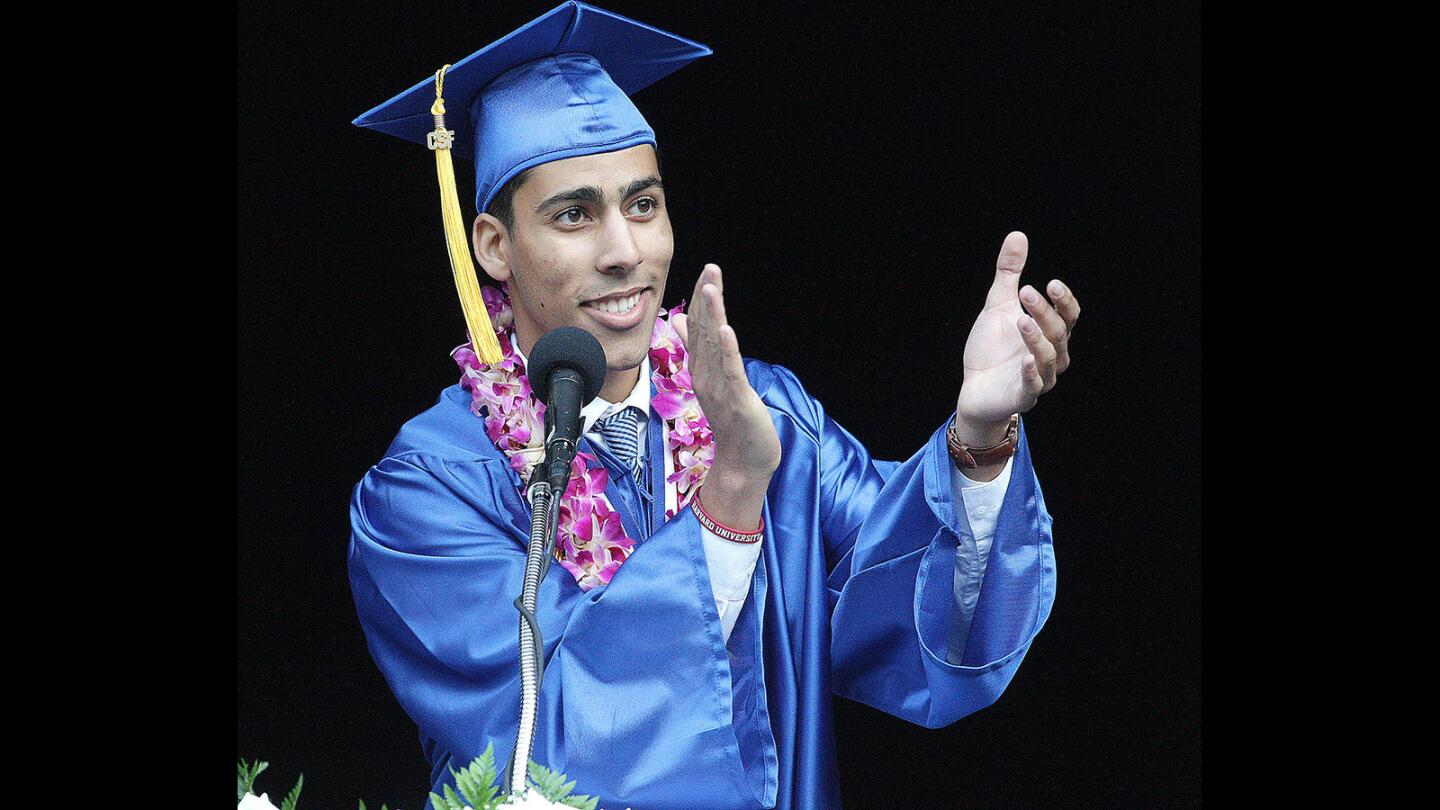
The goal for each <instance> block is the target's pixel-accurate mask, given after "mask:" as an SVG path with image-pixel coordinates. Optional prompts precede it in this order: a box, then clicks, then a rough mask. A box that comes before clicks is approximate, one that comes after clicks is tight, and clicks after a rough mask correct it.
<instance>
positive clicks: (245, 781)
mask: <svg viewBox="0 0 1440 810" xmlns="http://www.w3.org/2000/svg"><path fill="white" fill-rule="evenodd" d="M268 767H270V763H268V762H259V761H256V762H255V763H253V764H249V765H247V764H246V763H245V760H244V759H241V760H240V765H239V775H238V777H237V780H236V786H235V787H236V790H237V791H238V792H239V794H240V795H238V796H236V797H235V801H236V802H239V801H240V800H241V799H243V798H245V794H246V793H252V792H253V788H254V787H255V777H257V776H259V775H260V772H261V771H263V770H265V769H266V768H268Z"/></svg>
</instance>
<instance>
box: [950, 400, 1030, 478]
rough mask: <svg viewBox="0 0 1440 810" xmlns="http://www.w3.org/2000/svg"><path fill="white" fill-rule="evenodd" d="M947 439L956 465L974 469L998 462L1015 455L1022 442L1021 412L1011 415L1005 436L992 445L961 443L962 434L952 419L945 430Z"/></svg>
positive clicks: (951, 456) (951, 457)
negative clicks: (980, 445)
mask: <svg viewBox="0 0 1440 810" xmlns="http://www.w3.org/2000/svg"><path fill="white" fill-rule="evenodd" d="M945 441H946V444H947V445H949V447H950V460H951V461H953V462H955V466H956V467H962V468H964V469H967V470H973V469H975V468H976V467H979V466H980V465H981V464H998V463H1000V462H1002V461H1004V460H1005V459H1007V458H1010V457H1011V456H1013V455H1015V447H1016V445H1018V444H1019V443H1020V414H1018V413H1017V414H1012V415H1011V416H1010V424H1009V425H1007V426H1006V427H1005V438H1004V439H1001V440H1000V443H999V444H995V445H991V446H990V447H966V446H965V445H964V444H961V443H960V436H959V435H958V434H956V433H955V421H954V420H953V419H952V420H951V421H950V429H949V430H947V431H945Z"/></svg>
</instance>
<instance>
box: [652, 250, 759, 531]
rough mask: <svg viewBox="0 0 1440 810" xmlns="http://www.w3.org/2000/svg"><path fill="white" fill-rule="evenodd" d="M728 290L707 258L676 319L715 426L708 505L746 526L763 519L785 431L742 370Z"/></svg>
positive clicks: (698, 396)
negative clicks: (730, 319) (728, 312)
mask: <svg viewBox="0 0 1440 810" xmlns="http://www.w3.org/2000/svg"><path fill="white" fill-rule="evenodd" d="M724 293H725V283H724V280H723V279H722V278H721V275H720V267H719V266H718V265H715V264H707V265H705V269H704V270H703V271H701V273H700V278H699V279H697V280H696V282H695V294H694V297H693V298H692V299H691V304H690V313H689V315H688V317H687V316H686V315H676V316H675V317H674V319H673V323H674V325H675V331H677V332H679V333H680V340H681V341H683V342H684V343H685V350H686V353H687V355H688V356H689V369H690V380H691V382H692V383H693V384H694V386H695V397H696V399H698V400H699V401H700V409H701V410H702V411H704V412H705V418H706V420H707V421H708V422H709V423H710V430H711V431H712V432H713V433H714V434H715V461H714V462H713V463H712V464H711V466H710V471H709V472H708V473H706V476H705V484H704V486H703V487H702V489H701V492H702V494H703V497H704V502H705V510H706V512H708V513H709V514H710V515H711V516H712V517H714V518H715V519H716V520H718V521H720V522H722V523H727V524H728V525H730V526H733V527H736V528H740V529H748V528H750V527H753V526H756V525H758V524H759V522H760V510H761V507H762V506H763V503H764V499H765V489H766V487H768V486H769V484H770V477H771V475H773V474H774V472H775V470H776V468H778V467H779V466H780V437H779V436H778V435H776V433H775V424H774V423H773V422H771V421H770V413H769V411H768V410H766V408H765V403H764V402H762V401H761V400H760V395H759V394H756V393H755V389H754V388H751V387H750V380H749V378H748V377H746V376H745V365H744V363H743V362H742V361H741V359H740V343H739V340H738V339H737V338H736V337H735V329H734V328H733V327H731V326H730V324H729V322H728V320H727V319H726V317H725V295H724ZM730 521H735V522H733V523H731V522H730Z"/></svg>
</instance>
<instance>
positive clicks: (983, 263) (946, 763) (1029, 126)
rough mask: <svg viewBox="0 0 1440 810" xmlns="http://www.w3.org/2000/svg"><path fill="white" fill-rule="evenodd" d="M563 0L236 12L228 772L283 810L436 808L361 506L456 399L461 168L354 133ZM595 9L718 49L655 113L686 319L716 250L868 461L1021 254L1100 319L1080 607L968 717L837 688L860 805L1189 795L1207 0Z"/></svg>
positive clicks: (904, 440) (901, 435) (1062, 589)
mask: <svg viewBox="0 0 1440 810" xmlns="http://www.w3.org/2000/svg"><path fill="white" fill-rule="evenodd" d="M555 5H556V3H555V2H550V0H545V2H515V3H505V4H490V3H443V4H442V3H433V2H417V1H415V0H412V1H410V2H404V3H400V2H396V3H385V4H381V3H368V4H355V3H342V2H337V1H336V0H327V1H326V2H315V3H309V4H306V5H304V6H295V5H293V4H289V3H270V2H265V3H262V2H252V3H246V4H243V5H242V6H241V8H240V14H239V62H238V66H239V75H238V78H239V108H238V112H239V122H238V123H239V140H238V147H239V165H238V180H239V189H238V191H239V290H238V291H239V336H238V340H239V346H238V348H239V353H238V361H239V367H238V383H239V403H238V408H239V410H238V427H239V435H238V458H237V465H238V474H239V481H238V484H239V491H238V510H239V514H238V564H239V568H238V578H237V579H238V599H239V601H238V614H237V617H236V618H237V648H236V649H237V656H238V673H237V680H238V684H237V685H238V696H237V697H238V704H237V706H236V719H237V724H238V729H237V742H236V755H237V756H243V757H246V758H247V759H252V758H260V759H265V760H268V761H270V762H271V763H272V764H271V767H270V769H269V770H268V771H266V773H265V774H264V775H262V776H261V778H260V780H259V783H258V786H257V787H258V789H260V790H264V791H268V792H269V793H270V795H271V797H272V799H275V800H276V803H277V804H278V796H280V795H283V794H284V793H285V792H286V790H288V789H289V787H290V786H291V785H292V784H293V783H294V781H295V777H296V776H297V775H298V774H299V773H300V772H302V771H303V772H304V774H305V781H306V785H305V789H304V793H303V795H302V799H301V807H302V808H307V809H308V810H319V809H320V808H352V807H354V806H355V800H356V799H357V798H363V799H365V801H366V802H367V803H368V804H370V805H371V806H373V807H378V806H379V804H380V803H381V802H382V801H385V802H389V803H390V805H391V806H392V807H394V806H395V805H396V804H399V805H400V806H402V807H404V808H406V810H418V808H420V807H421V806H422V805H423V803H424V797H425V793H426V791H427V790H428V769H427V766H426V764H425V762H424V759H423V756H422V755H421V752H420V749H419V744H418V741H417V735H416V731H415V727H414V724H413V723H412V722H411V721H410V720H409V718H408V717H407V716H406V715H405V714H404V712H403V711H402V710H401V709H400V708H399V705H398V704H397V703H396V702H395V699H394V697H393V696H392V695H391V694H390V691H389V689H388V687H387V686H386V684H385V683H384V681H383V680H382V678H381V676H380V674H379V671H378V670H377V669H376V667H375V665H374V663H373V662H372V661H371V659H370V657H369V653H368V652H367V650H366V648H365V642H364V638H363V636H362V634H361V630H360V627H359V624H358V622H357V620H356V617H355V612H354V607H353V603H352V601H351V597H350V593H349V586H348V583H347V580H346V575H345V553H346V543H347V539H348V533H349V524H348V513H347V508H348V501H349V497H350V491H351V488H352V487H353V485H354V484H355V482H356V481H357V480H358V479H359V478H360V476H361V475H362V474H363V473H364V471H365V470H366V469H367V467H368V466H369V465H371V464H373V463H375V462H376V461H378V460H379V458H380V457H381V454H382V453H383V451H384V449H385V447H386V446H387V445H388V443H389V441H390V439H391V438H392V437H393V436H394V434H395V432H396V431H397V430H398V428H399V427H400V425H401V424H402V423H403V422H404V421H405V420H406V419H408V418H410V417H411V416H414V415H415V414H416V413H419V412H420V411H422V410H424V409H425V408H427V407H428V406H429V405H430V404H432V403H433V402H434V401H435V398H436V397H437V395H438V393H439V391H440V389H441V388H443V387H445V386H447V385H450V384H452V383H454V382H455V381H456V380H457V379H458V373H457V369H456V368H455V366H454V363H453V362H452V361H451V360H450V358H449V357H448V354H447V353H448V351H449V349H450V348H452V347H453V346H454V345H456V344H457V343H459V342H460V341H461V340H462V339H463V335H464V331H463V324H462V321H461V318H460V312H459V307H458V304H457V301H456V300H455V296H454V289H453V282H452V281H451V278H450V272H449V268H448V263H447V259H446V256H445V249H444V243H443V240H442V238H441V232H440V222H439V215H438V210H437V207H436V203H437V199H436V194H435V180H434V168H433V165H434V164H433V158H432V157H431V155H430V154H429V153H428V152H427V151H426V150H424V149H422V148H419V147H415V146H413V145H410V144H407V143H405V142H402V141H399V140H396V139H393V138H390V137H387V136H383V135H379V134H377V133H374V132H370V131H365V130H361V129H358V128H355V127H352V126H350V124H349V121H350V120H351V119H352V118H354V117H355V116H356V115H358V114H360V113H361V112H363V111H365V110H367V109H369V108H370V107H372V106H374V105H375V104H378V103H379V102H381V101H384V100H385V99H387V98H389V97H390V96H392V95H394V94H395V93H397V92H399V91H400V90H403V89H405V88H406V87H409V86H410V85H412V84H414V83H415V82H418V81H420V80H421V79H423V78H424V77H426V76H427V75H430V74H431V73H432V72H433V71H434V69H435V68H436V67H438V65H440V64H442V63H444V62H455V61H458V60H459V59H460V58H463V57H464V56H466V55H467V54H469V53H471V52H473V51H474V50H476V49H478V48H479V47H481V46H483V45H484V44H486V43H488V42H490V41H492V40H494V39H496V38H498V37H499V36H501V35H503V34H505V33H507V32H509V31H511V30H513V29H514V28H515V27H517V26H519V25H521V24H523V23H525V22H527V21H528V20H530V19H533V18H534V17H536V16H538V15H539V14H541V13H543V12H545V11H547V10H549V9H551V8H553V7H554V6H555ZM600 5H602V6H603V7H604V8H607V9H610V10H612V11H616V12H618V13H621V14H624V15H626V16H630V17H634V18H636V19H639V20H642V21H644V22H646V23H649V24H651V25H655V26H657V27H659V28H662V29H664V30H668V31H672V32H674V33H677V34H680V35H682V36H685V37H688V38H690V39H694V40H696V41H699V42H702V43H705V44H707V45H709V46H710V47H711V48H713V49H714V51H715V53H714V55H712V56H710V57H706V58H704V59H701V60H699V61H697V62H695V63H693V64H691V65H690V66H688V67H686V68H684V69H682V70H681V71H679V72H677V73H676V74H674V75H672V76H671V77H669V78H667V79H665V80H662V81H661V82H659V83H658V84H656V85H653V86H652V87H650V88H647V89H645V90H643V91H641V92H639V93H637V94H636V96H635V102H636V104H637V106H638V107H639V108H640V110H641V112H642V113H644V115H645V116H646V118H647V120H648V121H649V122H650V124H651V125H652V126H653V127H654V129H655V131H656V133H657V135H658V138H659V141H660V144H661V149H662V152H663V170H664V177H665V186H666V195H667V198H668V200H669V206H670V217H671V221H672V224H673V226H674V229H675V238H676V250H675V257H674V261H673V263H672V265H671V275H670V280H669V285H668V291H667V294H666V297H665V301H664V304H665V305H666V306H673V305H674V304H675V303H678V302H679V301H680V300H681V298H683V297H687V296H688V293H689V291H690V290H691V288H692V287H693V285H694V282H695V278H696V276H697V275H698V273H699V270H700V268H701V266H702V265H703V264H704V263H706V262H711V261H713V262H716V263H718V264H720V265H721V267H722V268H724V270H725V273H726V299H727V309H728V310H729V312H730V317H731V321H732V323H734V324H735V326H736V329H737V331H738V334H739V336H740V342H741V348H742V351H743V352H744V353H745V354H747V355H752V356H756V357H760V358H763V359H766V360H769V361H771V362H775V363H780V364H782V365H785V366H787V367H789V368H790V369H792V370H794V371H795V372H796V374H797V375H798V376H799V377H800V379H801V380H803V381H804V382H805V384H806V386H807V388H808V389H809V390H810V392H811V393H813V394H814V395H815V396H817V397H818V398H819V399H821V400H822V401H823V402H824V403H825V404H826V406H827V408H828V410H829V411H830V413H831V414H832V415H833V416H834V417H835V418H836V419H837V420H838V421H840V422H841V423H842V424H844V425H845V426H846V427H847V428H849V429H850V430H851V431H852V432H853V433H854V434H855V435H857V436H858V437H860V438H861V439H862V440H864V441H865V442H866V443H867V445H868V446H869V447H870V449H871V451H872V452H873V453H874V454H876V455H877V456H880V457H885V458H897V459H898V458H905V457H908V456H909V455H910V454H911V453H913V452H914V451H915V450H916V449H917V448H918V447H919V445H920V443H921V441H923V440H924V439H925V438H926V437H927V436H928V435H929V433H930V431H931V430H933V429H934V427H935V426H936V425H938V424H940V423H941V421H942V420H944V419H945V418H946V414H947V412H948V411H949V410H950V409H952V408H953V407H954V399H955V393H956V391H958V387H959V384H960V372H961V365H960V352H961V350H962V348H963V346H964V341H965V337H966V334H967V333H968V330H969V326H970V324H971V322H972V321H973V319H974V317H975V315H976V314H977V313H978V312H979V310H980V307H981V305H982V303H983V301H984V297H985V291H986V289H987V288H988V286H989V284H990V282H991V279H992V276H993V273H994V260H995V256H996V254H997V252H998V250H999V247H1000V243H1001V241H1002V240H1003V238H1004V236H1005V234H1006V233H1007V232H1009V231H1011V230H1022V231H1024V232H1025V233H1026V234H1027V235H1028V236H1029V239H1030V257H1029V261H1028V263H1027V266H1026V270H1025V274H1024V276H1023V279H1022V280H1023V281H1024V282H1029V283H1032V284H1034V285H1035V286H1037V287H1042V288H1043V285H1044V284H1045V282H1047V281H1049V280H1050V279H1052V278H1059V279H1061V280H1063V281H1064V282H1065V283H1066V284H1068V285H1069V286H1070V287H1071V288H1072V289H1073V290H1074V291H1075V292H1076V294H1077V296H1078V297H1079V299H1080V301H1081V302H1082V305H1083V307H1084V316H1083V317H1082V319H1081V323H1080V325H1079V326H1078V327H1077V330H1076V333H1075V336H1074V340H1073V343H1072V345H1071V350H1072V355H1073V363H1074V365H1073V366H1072V368H1071V369H1070V370H1069V371H1067V372H1066V373H1065V374H1064V375H1063V376H1062V377H1061V379H1060V382H1059V385H1058V386H1057V387H1056V388H1055V389H1054V390H1053V391H1051V392H1049V393H1047V394H1045V395H1044V396H1042V397H1041V400H1040V402H1039V404H1038V405H1037V406H1036V407H1035V408H1034V409H1033V410H1032V411H1030V412H1029V413H1027V414H1026V424H1027V430H1028V436H1029V443H1030V449H1031V453H1032V458H1033V461H1034V464H1035V470H1036V474H1037V475H1038V477H1039V479H1040V482H1041V485H1042V487H1043V488H1044V493H1045V498H1046V502H1047V506H1048V508H1049V510H1050V512H1051V514H1052V515H1053V516H1054V538H1055V550H1056V556H1057V568H1058V574H1059V586H1058V593H1057V599H1056V604H1055V608H1054V612H1053V614H1052V616H1051V618H1050V620H1049V622H1048V624H1047V625H1046V627H1045V629H1044V630H1043V631H1042V633H1041V634H1040V636H1039V637H1038V639H1037V640H1036V642H1035V644H1034V645H1033V647H1032V648H1031V650H1030V652H1029V654H1028V656H1027V657H1026V660H1025V663H1024V665H1023V666H1022V667H1021V668H1020V670H1019V672H1018V674H1017V675H1016V677H1015V680H1014V681H1013V682H1012V684H1011V685H1010V687H1009V689H1008V690H1007V691H1006V692H1005V694H1004V695H1003V696H1002V697H1001V698H1000V700H999V701H998V702H997V703H996V704H995V705H994V706H992V707H990V708H987V709H985V710H983V711H981V712H978V713H977V714H974V715H972V716H970V717H966V718H963V719H962V720H960V721H959V722H957V723H955V724H954V725H952V726H950V727H948V728H945V729H940V730H934V731H931V730H926V729H922V728H919V727H917V726H912V725H909V724H907V723H905V722H904V721H901V720H898V719H896V718H893V717H890V716H888V715H885V714H883V713H880V712H878V711H876V710H874V709H871V708H869V707H866V706H863V705H860V704H855V703H851V702H850V701H847V700H845V699H841V698H837V699H836V700H835V702H834V703H835V717H836V735H837V742H838V746H839V758H840V771H841V784H842V792H843V795H844V797H845V800H846V804H847V806H852V807H862V806H868V805H874V806H881V807H892V806H900V805H899V804H897V803H896V802H895V801H894V800H892V799H888V798H886V797H887V796H888V795H889V794H890V793H891V790H890V788H889V787H888V784H890V783H891V782H894V781H898V782H901V783H905V784H907V785H908V787H907V788H906V790H907V795H908V796H909V798H908V799H907V802H906V804H908V805H909V806H920V807H950V806H956V805H959V806H977V807H996V806H1052V807H1053V806H1090V805H1100V806H1148V805H1163V806H1176V805H1180V806H1193V805H1198V804H1199V802H1200V747H1201V746H1200V739H1201V734H1200V542H1199V540H1200V462H1199V455H1200V450H1199V448H1200V405H1199V389H1200V329H1199V320H1200V301H1199V295H1200V261H1201V258H1200V257H1201V246H1200V219H1201V217H1200V13H1199V6H1198V3H1183V4H1181V3H1158V4H1157V3H1146V2H1133V3H1107V4H1064V3H1038V4H1037V3H1023V4H1008V3H1007V4H965V3H960V4H953V5H945V6H938V5H930V4H906V3H881V2H872V3H861V4H850V5H846V4H839V3H794V2H792V3H767V4H755V5H748V4H739V3H723V4H721V3H714V4H711V3H692V4H685V5H683V6H681V5H679V4H674V3H669V4H667V3H653V2H652V3H642V2H621V1H620V0H610V2H605V3H601V4H600ZM468 167H469V164H468V162H467V163H461V164H457V169H458V171H457V174H458V175H459V178H460V197H461V200H462V202H464V201H465V200H467V199H473V192H474V188H473V182H474V181H473V176H471V175H467V171H468ZM469 216H473V212H472V213H471V214H470V215H469ZM882 402H883V405H882V404H881V403H882ZM580 787H581V788H582V789H583V787H584V786H583V785H581V786H580Z"/></svg>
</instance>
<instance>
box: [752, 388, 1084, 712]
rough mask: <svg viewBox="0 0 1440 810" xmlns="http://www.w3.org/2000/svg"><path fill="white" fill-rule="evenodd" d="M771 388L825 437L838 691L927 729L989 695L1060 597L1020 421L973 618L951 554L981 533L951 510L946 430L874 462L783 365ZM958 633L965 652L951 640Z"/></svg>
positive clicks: (825, 515) (999, 688) (824, 524)
mask: <svg viewBox="0 0 1440 810" xmlns="http://www.w3.org/2000/svg"><path fill="white" fill-rule="evenodd" d="M773 369H774V372H775V379H776V381H777V382H776V390H775V391H772V392H771V394H770V396H771V397H772V398H773V397H775V396H783V397H784V398H786V399H788V400H789V401H790V403H791V404H790V408H791V409H792V410H793V411H794V412H795V413H797V414H801V415H802V418H804V419H805V420H807V421H808V422H809V429H810V430H813V431H814V435H815V437H816V441H818V442H819V445H820V452H819V458H820V460H819V467H820V469H819V470H818V478H819V482H818V486H819V491H818V493H817V496H818V500H819V503H818V516H819V520H820V522H821V538H822V541H823V542H824V544H825V548H826V560H827V565H828V566H829V569H828V574H827V579H826V590H827V592H828V596H829V600H830V607H831V619H830V660H831V676H832V689H833V691H834V692H835V693H836V694H837V695H840V696H842V697H846V698H850V699H852V700H855V701H858V702H861V703H865V704H867V705H870V706H873V707H875V708H877V709H880V710H881V711H884V712H886V713H887V714H891V715H894V716H896V717H899V718H901V719H904V720H908V721H910V722H912V723H915V724H917V725H921V726H924V727H926V728H941V727H943V726H947V725H949V724H951V723H953V722H955V721H956V720H958V719H960V718H961V717H964V716H965V715H967V714H970V713H972V712H975V711H977V710H979V709H982V708H984V707H986V706H988V705H990V704H991V703H994V702H995V700H996V699H997V698H999V696H1000V694H1001V693H1002V692H1003V691H1004V690H1005V687H1006V686H1007V685H1008V684H1009V683H1010V680H1011V679H1012V678H1013V677H1014V675H1015V671H1016V669H1017V668H1018V667H1019V666H1020V662H1021V661H1022V660H1023V659H1024V657H1025V653H1026V651H1027V650H1028V649H1029V647H1030V644H1031V642H1032V641H1033V640H1034V638H1035V636H1036V634H1037V633H1039V631H1040V628H1041V627H1042V626H1043V625H1044V623H1045V620H1046V618H1047V617H1048V616H1049V614H1050V608H1051V605H1052V604H1053V602H1054V598H1055V557H1054V551H1053V548H1052V542H1051V519H1050V515H1049V513H1048V512H1047V511H1046V509H1045V501H1044V497H1043V495H1042V493H1041V490H1040V482H1039V481H1038V480H1037V478H1036V476H1035V472H1034V470H1033V468H1032V466H1031V463H1030V449H1029V444H1028V442H1027V440H1026V431H1025V422H1024V420H1023V418H1022V420H1021V423H1020V435H1019V448H1018V450H1017V452H1016V454H1015V456H1014V457H1013V459H1012V468H1011V471H1010V478H1009V479H1008V483H1007V484H1006V490H1005V494H1004V499H1003V501H1002V503H1001V507H1000V510H999V513H998V515H997V516H996V519H995V528H994V535H993V538H992V540H991V543H990V548H989V553H988V559H987V560H986V564H985V566H984V571H983V575H982V578H981V585H980V588H979V593H978V596H977V598H976V599H975V604H974V608H973V617H972V618H971V619H970V621H969V623H968V627H966V628H964V629H963V632H962V630H961V628H960V627H959V626H958V624H957V623H959V622H960V621H961V620H962V619H963V616H962V615H961V610H960V608H961V606H960V605H957V599H956V577H955V571H956V554H957V550H958V549H959V548H960V546H961V542H962V538H969V539H970V540H971V543H972V544H973V541H974V538H975V536H976V535H975V533H974V532H973V531H972V529H971V527H970V526H969V521H968V519H967V516H966V514H965V510H964V509H963V508H958V509H957V508H956V499H955V491H954V487H953V485H952V484H953V482H952V479H951V474H950V470H951V469H952V468H953V465H952V464H951V462H950V459H949V454H948V452H947V449H946V444H945V429H946V427H947V424H948V423H947V424H942V425H940V426H939V427H937V428H936V429H935V430H934V432H932V433H931V434H930V437H929V438H928V439H927V441H926V442H925V444H924V446H923V447H922V448H921V449H920V450H919V451H918V452H917V453H915V454H914V455H913V456H911V457H910V458H909V459H908V460H906V461H904V462H895V461H885V460H879V459H873V458H871V456H870V454H869V452H868V451H867V450H866V449H865V447H864V445H863V444H861V443H860V442H859V441H858V440H857V439H856V438H855V437H854V436H853V435H851V434H850V433H849V432H848V431H847V430H845V429H844V428H843V427H841V426H840V425H839V424H837V423H836V422H835V421H834V420H833V419H831V418H830V417H829V416H828V415H826V414H825V411H824V408H823V407H822V406H821V405H820V403H819V402H818V401H816V400H814V399H813V398H811V397H810V396H809V395H808V394H807V393H805V392H804V389H803V388H802V387H801V386H800V384H799V382H798V380H796V379H795V377H794V375H793V374H791V373H790V372H789V371H788V370H786V369H783V368H781V367H778V366H775V367H773ZM961 637H963V646H960V647H957V648H952V646H951V644H952V641H953V640H956V639H958V638H961Z"/></svg>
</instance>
